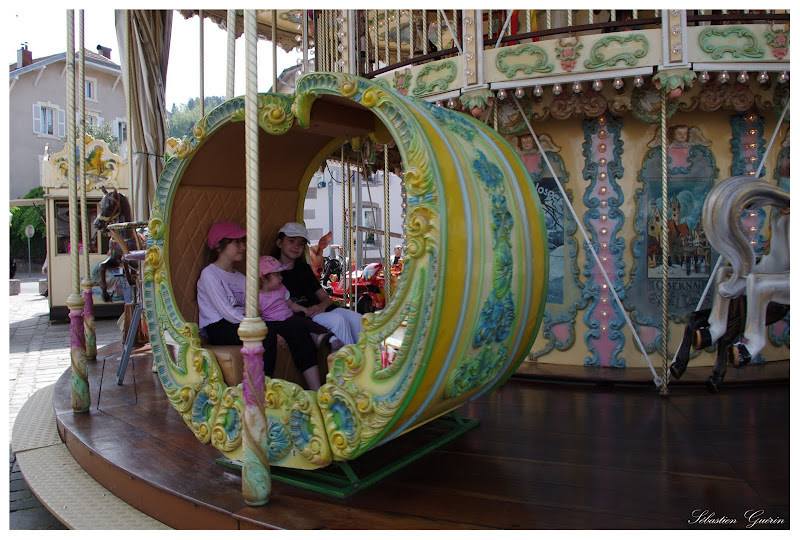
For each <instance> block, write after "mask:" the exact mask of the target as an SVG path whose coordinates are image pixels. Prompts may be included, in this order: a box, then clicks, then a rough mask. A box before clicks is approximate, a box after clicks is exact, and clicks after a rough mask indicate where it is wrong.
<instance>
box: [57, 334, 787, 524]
mask: <svg viewBox="0 0 800 540" xmlns="http://www.w3.org/2000/svg"><path fill="white" fill-rule="evenodd" d="M98 357H99V358H100V355H99V356H98ZM151 361H152V360H151V357H150V356H149V355H148V354H147V351H146V348H145V350H144V352H142V351H140V352H139V353H138V354H135V355H134V356H133V357H132V359H131V362H130V364H129V366H128V371H127V373H126V378H125V384H124V385H122V386H119V385H117V384H116V367H117V365H118V362H119V354H118V351H117V352H116V353H114V352H113V351H112V353H111V354H106V355H105V360H103V359H102V358H100V359H99V360H98V361H96V362H94V363H92V364H91V365H90V369H89V372H90V388H91V394H92V398H93V400H95V401H93V402H92V403H93V405H92V409H91V411H90V413H88V414H82V415H77V414H73V413H72V411H71V409H70V402H69V373H68V372H67V373H65V374H64V376H62V378H61V380H60V381H59V383H58V384H57V388H56V391H55V395H54V406H55V409H56V413H57V416H58V422H59V429H60V430H61V431H62V432H67V435H66V437H67V441H68V447H69V448H70V450H71V451H73V455H75V456H76V459H78V461H79V463H81V465H82V466H83V467H84V468H86V469H87V470H88V471H89V472H90V473H91V474H93V476H95V478H96V479H97V480H98V481H99V482H100V483H102V484H103V485H105V486H106V487H107V488H108V489H110V490H112V491H114V492H115V493H116V494H117V495H119V496H121V497H122V498H123V499H126V495H127V497H129V498H131V499H132V501H131V504H133V505H134V506H137V507H138V508H140V509H141V510H143V511H146V512H148V513H151V515H154V517H156V518H157V519H161V520H163V521H165V522H168V524H171V525H173V526H175V525H177V526H182V527H188V528H242V529H247V528H265V527H266V528H268V527H278V528H290V529H324V528H327V529H457V528H472V529H479V528H494V529H673V528H678V529H686V528H689V529H691V528H697V527H700V528H704V529H708V528H715V527H713V526H710V525H697V524H695V525H692V524H690V523H689V521H690V520H691V519H692V512H693V511H695V510H697V509H708V510H709V511H713V512H716V514H717V515H718V516H719V515H723V514H724V515H726V516H731V515H735V516H738V523H737V524H736V525H733V526H731V528H739V529H744V525H745V520H744V518H743V517H742V514H743V513H744V512H745V511H746V510H747V509H750V508H758V509H763V510H764V512H765V515H770V516H773V517H775V516H779V517H780V518H781V519H783V520H784V523H783V524H782V525H778V526H777V528H788V526H789V386H788V382H787V383H768V384H759V385H752V386H737V387H736V388H730V389H725V388H723V391H722V392H721V393H720V394H717V395H710V394H708V393H706V392H705V390H704V389H703V388H702V387H678V388H675V389H674V390H673V391H672V392H671V395H670V396H668V397H662V396H659V395H658V393H657V391H656V390H655V389H653V388H652V386H648V385H641V386H638V387H636V386H633V387H629V386H625V387H620V386H608V385H605V386H591V385H569V384H552V383H547V384H540V383H536V382H534V381H531V380H520V379H512V380H510V381H508V382H507V383H506V385H505V386H504V387H502V388H500V389H499V390H498V391H496V392H495V393H493V394H491V395H489V396H482V397H481V398H479V399H478V400H476V401H475V402H473V403H470V404H468V405H466V406H464V407H462V408H461V409H460V410H459V411H458V412H459V413H460V414H461V415H463V416H468V417H474V418H479V419H480V424H479V425H478V427H477V428H475V429H473V430H471V431H469V432H467V433H466V434H464V435H462V436H461V437H459V438H457V439H456V440H454V441H451V442H450V443H448V444H446V445H444V446H443V447H441V448H439V449H438V450H436V451H435V452H433V453H431V454H430V455H427V456H425V457H423V458H421V459H419V460H418V461H416V462H414V463H412V464H411V465H409V466H407V467H406V468H404V469H402V470H400V471H398V472H396V473H394V474H392V475H391V476H389V477H387V478H385V479H384V480H383V481H381V482H380V483H378V484H377V485H375V486H372V487H370V488H367V489H366V490H365V491H363V492H361V493H359V494H356V495H354V496H352V497H350V498H348V499H346V500H344V501H342V500H338V499H334V498H331V497H327V496H324V495H320V494H316V493H312V492H310V491H306V490H302V489H299V488H294V487H292V486H289V485H285V484H281V483H279V482H275V483H274V485H273V495H272V500H271V501H270V503H269V504H267V505H266V506H263V507H258V508H251V507H247V506H246V505H244V503H243V501H242V498H241V485H240V479H239V476H238V475H237V474H235V473H233V472H230V471H227V470H225V469H223V468H221V467H220V466H219V465H217V464H215V462H214V461H215V459H216V458H217V457H219V455H220V454H219V453H218V452H217V451H216V450H214V449H213V448H212V447H210V446H207V445H202V444H200V443H199V442H198V441H197V439H196V438H195V436H194V435H193V434H192V433H191V431H190V430H189V428H188V427H187V426H186V425H185V423H184V422H183V420H182V419H181V418H180V416H179V415H178V413H177V412H176V411H175V410H174V409H173V408H172V406H171V405H170V404H169V402H168V400H167V399H166V397H165V395H164V393H163V391H162V390H161V388H160V385H159V383H158V379H157V376H156V375H155V374H153V373H152V372H151V369H150V367H151V364H150V363H151ZM98 398H99V401H98ZM431 429H432V428H431ZM432 435H433V431H430V432H425V431H423V430H417V431H415V432H412V433H410V434H407V435H405V436H403V437H401V438H399V439H397V440H395V441H392V442H390V443H388V444H386V445H384V446H382V447H380V448H378V449H375V450H373V451H371V452H369V453H367V454H366V455H365V456H363V457H362V459H360V460H358V461H356V462H355V463H354V464H353V466H354V468H356V469H360V470H364V471H368V470H371V469H374V468H375V467H377V466H379V465H380V464H381V463H382V462H388V461H390V460H391V459H393V458H396V457H397V456H400V455H403V454H405V453H406V452H409V451H411V450H413V449H414V448H415V447H417V446H419V445H421V444H423V443H424V442H425V441H426V438H428V439H429V438H430V437H431V436H432ZM126 500H127V499H126ZM156 505H157V506H156ZM148 510H149V511H148ZM177 513H180V514H181V515H182V517H180V518H177V517H176V514H177ZM170 520H173V522H170ZM717 527H719V526H717ZM772 527H773V528H775V527H776V526H772ZM762 528H767V526H766V525H765V526H762Z"/></svg>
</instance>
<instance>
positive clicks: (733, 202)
mask: <svg viewBox="0 0 800 540" xmlns="http://www.w3.org/2000/svg"><path fill="white" fill-rule="evenodd" d="M766 205H773V206H776V207H778V208H781V209H785V208H788V207H789V194H788V193H787V192H786V191H784V190H782V189H781V188H779V187H778V186H776V185H774V184H771V183H769V182H767V181H766V180H759V179H753V178H752V177H750V176H734V177H733V178H730V179H729V180H726V181H724V182H720V183H719V184H717V185H716V186H714V188H713V189H712V190H711V192H709V194H708V197H706V201H705V203H704V205H703V227H704V228H705V231H706V236H707V238H708V240H709V242H710V243H711V245H712V246H714V248H715V249H716V250H717V252H718V253H719V254H720V256H721V257H724V258H725V260H727V261H728V262H729V263H730V264H731V267H732V269H733V272H732V273H731V276H730V277H729V278H728V280H727V281H725V282H723V283H720V284H718V286H717V287H718V290H719V293H720V294H722V295H723V296H727V297H732V296H736V290H737V289H738V288H740V287H737V285H738V283H737V282H739V281H740V280H741V279H743V278H744V277H746V276H747V275H748V274H750V273H751V272H752V271H753V269H754V267H755V264H756V254H755V251H754V250H753V248H752V246H751V245H750V242H749V239H748V238H747V237H746V236H745V231H744V230H743V228H742V226H741V218H742V213H743V212H744V211H745V210H746V209H757V208H762V207H763V206H766Z"/></svg>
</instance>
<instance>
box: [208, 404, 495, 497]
mask: <svg viewBox="0 0 800 540" xmlns="http://www.w3.org/2000/svg"><path fill="white" fill-rule="evenodd" d="M479 423H480V420H478V419H477V418H462V417H460V416H458V415H457V414H455V413H448V414H446V415H444V416H441V417H439V418H437V419H436V420H433V421H431V422H430V423H429V424H428V425H429V426H431V427H436V428H437V429H440V430H441V429H443V430H445V431H444V433H442V434H441V435H438V436H437V437H436V438H435V439H433V440H431V441H429V442H427V443H426V444H424V445H422V446H419V447H417V448H415V449H414V450H413V451H411V452H408V453H406V454H404V455H403V456H402V457H400V458H399V459H395V460H393V461H391V462H390V463H388V464H385V465H383V466H381V467H379V468H377V469H376V470H374V471H372V472H369V473H368V474H365V475H363V476H361V477H359V476H358V475H357V474H356V472H355V471H354V470H353V467H352V466H351V465H350V464H349V463H348V462H347V461H334V462H333V463H332V464H331V465H329V466H328V467H326V468H324V469H319V470H313V471H305V470H302V469H286V468H283V467H272V468H271V472H272V478H273V479H275V480H278V481H279V482H283V483H285V484H290V485H292V486H296V487H300V488H304V489H309V490H311V491H315V492H317V493H322V494H324V495H329V496H332V497H336V498H339V499H345V498H347V497H350V496H351V495H354V494H356V493H358V492H360V491H362V490H364V489H366V488H368V487H369V486H371V485H373V484H375V483H376V482H379V481H380V480H382V479H383V478H385V477H387V476H389V475H390V474H392V473H394V472H396V471H398V470H400V469H402V468H403V467H405V466H406V465H408V464H410V463H413V462H414V461H416V460H417V459H419V458H421V457H423V456H425V455H427V454H429V453H431V452H433V451H434V450H436V449H437V448H439V447H440V446H442V445H443V444H445V443H448V442H450V441H451V440H453V439H455V438H456V437H458V436H459V435H461V434H462V433H466V432H467V431H469V430H470V429H472V428H474V427H475V426H477V425H478V424H479ZM423 428H424V426H423V427H422V428H418V429H423ZM390 443H391V441H390ZM373 451H374V450H373ZM357 462H358V460H355V461H354V464H356V463H357ZM216 463H217V465H220V466H222V467H224V468H226V469H232V470H235V471H239V472H241V470H242V463H241V461H234V460H231V459H229V458H226V457H221V458H218V459H217V460H216Z"/></svg>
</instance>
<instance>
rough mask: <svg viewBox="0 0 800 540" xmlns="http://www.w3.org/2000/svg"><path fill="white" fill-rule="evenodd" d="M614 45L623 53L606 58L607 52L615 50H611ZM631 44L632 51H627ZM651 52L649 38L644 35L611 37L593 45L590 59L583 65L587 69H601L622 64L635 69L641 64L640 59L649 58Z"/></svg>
mask: <svg viewBox="0 0 800 540" xmlns="http://www.w3.org/2000/svg"><path fill="white" fill-rule="evenodd" d="M614 43H616V44H617V45H618V47H617V48H620V49H622V52H618V53H616V54H614V55H613V56H611V58H606V53H605V50H606V49H610V50H613V49H611V46H612V44H614ZM629 43H633V44H634V47H632V48H633V50H632V51H629V50H625V49H626V48H628V44H629ZM649 50H650V42H649V41H648V40H647V37H646V36H645V35H644V34H629V35H626V36H622V35H611V36H607V37H604V38H601V39H599V40H598V41H597V42H595V44H594V45H592V50H591V52H590V53H589V59H588V60H586V62H584V63H583V65H584V66H585V67H586V68H587V69H600V68H611V67H615V66H616V65H617V64H619V63H620V62H622V63H623V64H626V65H627V66H628V67H633V66H635V65H636V64H638V63H639V58H644V57H645V56H647V52H648V51H649Z"/></svg>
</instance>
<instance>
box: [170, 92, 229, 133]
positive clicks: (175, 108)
mask: <svg viewBox="0 0 800 540" xmlns="http://www.w3.org/2000/svg"><path fill="white" fill-rule="evenodd" d="M204 101H205V112H206V114H208V112H209V111H210V110H211V109H213V108H214V107H216V106H217V105H219V104H220V103H223V102H224V101H225V98H224V97H222V96H208V97H206V98H205V100H204ZM198 120H200V99H199V98H198V99H190V100H189V101H188V102H187V103H186V104H185V105H174V104H173V105H172V110H171V111H169V112H167V137H175V138H176V139H183V138H184V137H188V136H189V135H191V134H192V128H193V127H194V125H195V124H196V123H197V121H198Z"/></svg>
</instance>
